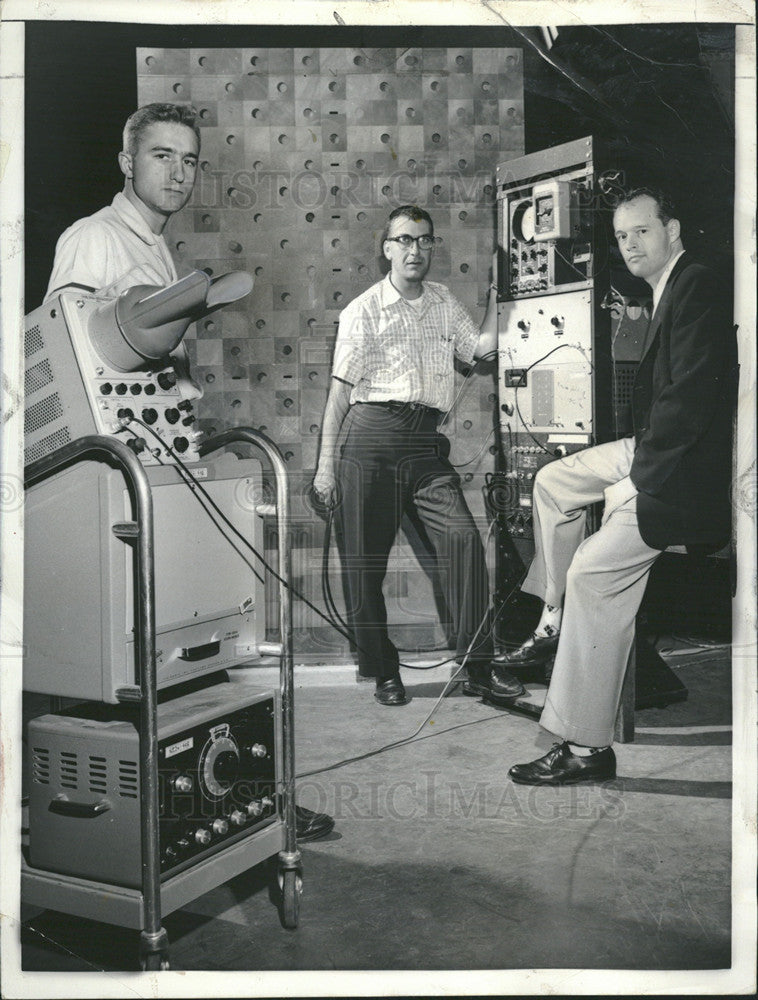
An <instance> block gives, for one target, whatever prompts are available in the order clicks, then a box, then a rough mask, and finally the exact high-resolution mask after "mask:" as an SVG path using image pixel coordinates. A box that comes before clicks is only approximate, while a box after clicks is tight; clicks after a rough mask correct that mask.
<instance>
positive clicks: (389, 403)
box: [360, 399, 442, 420]
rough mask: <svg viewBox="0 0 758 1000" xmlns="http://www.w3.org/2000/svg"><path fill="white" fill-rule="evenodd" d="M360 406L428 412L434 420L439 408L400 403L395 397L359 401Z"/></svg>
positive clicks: (439, 411)
mask: <svg viewBox="0 0 758 1000" xmlns="http://www.w3.org/2000/svg"><path fill="white" fill-rule="evenodd" d="M360 405H361V406H383V407H384V408H385V409H386V410H392V412H393V413H408V412H411V413H414V412H415V413H423V414H429V416H434V418H435V420H436V419H437V417H439V415H440V413H441V412H442V411H441V410H437V409H435V408H434V407H433V406H427V405H426V403H401V402H400V401H399V400H396V399H388V400H370V401H368V402H365V403H361V404H360Z"/></svg>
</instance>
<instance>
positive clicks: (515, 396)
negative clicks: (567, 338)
mask: <svg viewBox="0 0 758 1000" xmlns="http://www.w3.org/2000/svg"><path fill="white" fill-rule="evenodd" d="M564 347H572V348H573V349H574V350H575V351H579V353H580V354H581V355H582V357H583V358H584V360H585V361H586V362H587V364H588V365H589V366H590V371H594V370H595V368H594V365H593V364H592V362H591V361H590V360H589V358H588V357H587V356H586V354H585V352H584V349H583V348H582V347H581V346H580V345H578V344H558V346H557V347H554V348H553V349H552V350H551V351H548V352H547V354H543V355H542V357H541V358H537V360H536V361H533V362H532V363H531V364H530V365H529V367H528V368H525V369H524V375H526V374H527V372H530V371H531V370H532V368H534V367H535V365H538V364H540V363H541V362H543V361H545V360H546V359H547V358H549V357H550V355H551V354H555V352H556V351H560V350H561V349H562V348H564ZM519 388H520V386H518V385H516V386H514V387H513V389H514V392H513V402H514V405H515V407H516V413H517V414H518V418H519V420H520V421H521V423H522V425H523V428H524V430H525V431H526V433H527V434H528V435H529V437H530V438H531V439H532V441H534V443H535V444H536V445H537V447H538V448H540V449H541V450H542V451H544V452H545V454H547V455H554V454H555V452H553V451H551V450H550V449H549V448H547V447H545V445H544V444H543V443H542V442H541V441H538V440H537V438H536V437H535V436H534V434H532V432H531V431H530V430H529V427H528V426H527V423H526V421H525V420H524V418H523V416H522V414H521V407H520V406H519V405H518V391H519Z"/></svg>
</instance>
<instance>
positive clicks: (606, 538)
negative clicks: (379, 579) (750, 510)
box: [503, 188, 736, 785]
mask: <svg viewBox="0 0 758 1000" xmlns="http://www.w3.org/2000/svg"><path fill="white" fill-rule="evenodd" d="M614 229H615V235H616V240H617V242H618V246H619V249H620V251H621V254H622V256H623V258H624V261H625V263H626V265H627V267H628V268H629V270H630V271H631V273H632V274H634V275H636V276H638V277H641V278H643V279H644V280H645V281H646V282H647V283H648V284H649V285H650V287H651V288H652V290H653V314H652V318H651V321H650V326H649V329H648V332H647V336H646V338H645V343H644V345H643V352H642V357H641V361H640V364H639V368H638V371H637V374H636V378H635V383H634V390H633V399H632V410H633V415H634V437H633V438H632V437H630V438H624V439H623V440H620V441H611V442H609V443H608V444H602V445H598V446H596V447H594V448H588V449H586V450H585V451H582V452H578V453H576V454H574V455H571V456H568V457H567V458H564V459H562V460H560V461H556V462H551V463H550V464H549V465H546V466H544V467H543V468H542V469H541V471H540V472H539V474H538V475H537V477H536V479H535V484H534V526H535V556H534V560H533V562H532V565H531V566H530V569H529V573H528V574H527V577H526V580H525V581H524V584H523V587H522V589H524V590H525V591H527V592H528V593H532V594H536V595H537V596H539V597H541V598H542V600H543V602H544V605H543V612H542V617H541V619H540V622H539V624H538V626H537V628H536V629H535V632H534V633H533V635H532V636H531V637H530V638H529V639H528V640H527V641H526V643H524V644H523V645H522V646H521V647H520V648H519V649H517V650H516V651H515V652H514V653H511V654H509V655H507V656H506V657H504V658H503V660H504V662H505V663H506V664H507V665H508V666H510V667H511V668H514V667H518V666H520V665H526V664H535V663H541V662H542V663H544V662H546V661H547V659H549V658H550V657H551V656H552V655H553V654H555V666H554V668H553V673H552V677H551V681H550V687H549V689H548V692H547V697H546V701H545V708H544V711H543V713H542V717H541V719H540V723H541V725H542V726H543V727H544V728H545V729H547V730H549V731H550V732H551V733H555V734H556V735H557V736H559V737H561V739H562V741H563V742H561V743H559V744H556V745H555V746H554V747H553V748H552V749H551V750H550V751H549V752H548V753H547V754H546V755H545V756H544V757H540V758H539V759H538V760H535V761H532V762H530V763H528V764H517V765H515V766H514V767H512V768H511V770H510V772H509V774H510V776H511V778H512V779H513V780H514V781H515V782H518V783H521V784H550V785H556V784H568V783H574V782H578V781H602V780H605V779H608V778H613V777H615V774H616V759H615V755H614V752H613V749H612V747H611V743H612V740H613V730H614V724H615V719H616V713H617V710H618V702H619V697H620V694H621V686H622V683H623V679H624V673H625V670H626V666H627V662H628V658H629V652H630V649H631V645H632V640H633V638H634V627H635V617H636V614H637V611H638V609H639V605H640V602H641V600H642V596H643V594H644V591H645V586H646V584H647V579H648V576H649V573H650V569H651V567H652V565H653V563H654V562H655V560H656V559H657V558H658V556H659V555H660V553H661V552H662V551H663V550H664V549H665V548H667V547H668V546H669V545H689V546H692V545H697V546H699V547H701V549H702V547H703V546H708V547H709V548H710V549H711V550H712V551H715V550H716V549H718V548H720V547H722V546H723V545H724V544H725V543H726V542H727V541H728V538H729V531H730V521H731V518H730V513H731V512H730V497H729V483H730V475H731V427H732V408H733V399H734V372H735V363H736V344H735V337H734V332H733V329H732V323H731V302H730V301H729V299H728V297H727V295H726V294H725V292H726V289H725V288H724V286H723V283H722V284H719V282H718V281H717V279H716V276H715V275H714V274H713V272H712V271H710V270H709V269H708V268H705V267H703V266H702V265H700V264H698V263H696V262H695V261H694V260H691V259H690V258H689V257H688V255H687V254H685V252H684V247H683V245H682V239H681V233H680V225H679V220H678V219H677V218H676V214H675V212H674V209H673V206H671V203H670V202H669V200H668V199H667V198H666V197H665V196H664V195H662V194H660V193H658V192H654V191H652V190H650V189H648V188H638V189H636V190H634V191H631V192H629V193H628V194H627V195H625V196H624V197H623V198H622V199H621V200H620V202H619V204H618V206H617V207H616V210H615V212H614ZM600 500H605V508H604V512H603V518H602V524H601V527H600V528H599V530H598V531H596V532H595V533H594V534H592V535H590V536H588V537H586V538H585V534H586V532H585V527H586V511H587V507H588V506H589V505H591V504H593V503H596V502H598V501H600Z"/></svg>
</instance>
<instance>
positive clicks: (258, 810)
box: [247, 799, 263, 817]
mask: <svg viewBox="0 0 758 1000" xmlns="http://www.w3.org/2000/svg"><path fill="white" fill-rule="evenodd" d="M247 814H248V816H253V817H255V816H261V815H262V814H263V803H262V802H261V801H260V799H253V801H252V802H248V804H247Z"/></svg>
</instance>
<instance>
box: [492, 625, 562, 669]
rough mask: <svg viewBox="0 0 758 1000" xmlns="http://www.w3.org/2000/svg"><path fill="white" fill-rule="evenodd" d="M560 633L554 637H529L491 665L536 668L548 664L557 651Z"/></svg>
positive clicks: (501, 655)
mask: <svg viewBox="0 0 758 1000" xmlns="http://www.w3.org/2000/svg"><path fill="white" fill-rule="evenodd" d="M559 638H560V632H557V633H556V634H555V635H534V634H532V635H530V636H529V638H528V639H527V640H526V642H524V643H522V644H521V645H520V646H519V648H518V649H514V650H513V652H512V653H501V654H500V656H496V657H495V659H494V661H493V663H496V664H498V665H499V666H503V667H514V668H515V667H536V666H539V665H540V664H542V663H548V662H549V661H550V660H552V658H553V657H554V656H555V653H556V650H557V649H558V640H559Z"/></svg>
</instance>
